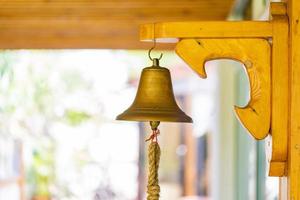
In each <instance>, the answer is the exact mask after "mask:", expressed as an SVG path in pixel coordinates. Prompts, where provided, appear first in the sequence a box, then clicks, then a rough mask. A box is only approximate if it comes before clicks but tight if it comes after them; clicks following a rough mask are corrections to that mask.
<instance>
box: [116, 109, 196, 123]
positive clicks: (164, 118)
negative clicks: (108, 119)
mask: <svg viewBox="0 0 300 200" xmlns="http://www.w3.org/2000/svg"><path fill="white" fill-rule="evenodd" d="M117 120H126V121H140V122H148V121H161V122H183V123H192V122H193V120H192V118H191V117H189V116H188V115H186V114H185V113H184V112H183V111H181V110H180V111H176V112H149V111H141V110H135V109H134V108H129V109H127V110H126V111H125V112H123V113H122V114H120V115H118V116H117Z"/></svg>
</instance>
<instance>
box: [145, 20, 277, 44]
mask: <svg viewBox="0 0 300 200" xmlns="http://www.w3.org/2000/svg"><path fill="white" fill-rule="evenodd" d="M154 27H155V28H154ZM154 29H155V30H154ZM187 30H188V31H187ZM154 33H155V38H159V39H161V40H158V41H161V42H164V41H167V42H169V41H170V40H168V39H170V38H248V37H251V38H253V37H258V38H267V37H271V36H272V24H271V23H270V22H269V21H200V22H165V23H156V24H155V25H154V24H145V25H142V26H141V27H140V39H141V40H149V39H152V38H153V34H154ZM164 39H165V40H164ZM174 42H177V41H176V40H174Z"/></svg>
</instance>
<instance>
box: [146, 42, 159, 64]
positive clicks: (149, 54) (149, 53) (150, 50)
mask: <svg viewBox="0 0 300 200" xmlns="http://www.w3.org/2000/svg"><path fill="white" fill-rule="evenodd" d="M154 48H155V45H154V46H153V47H151V49H149V51H148V57H149V59H150V60H152V61H153V59H154V58H152V57H151V52H152V50H153V49H154ZM162 57H163V53H161V54H160V56H159V58H157V59H158V60H160V59H161V58H162Z"/></svg>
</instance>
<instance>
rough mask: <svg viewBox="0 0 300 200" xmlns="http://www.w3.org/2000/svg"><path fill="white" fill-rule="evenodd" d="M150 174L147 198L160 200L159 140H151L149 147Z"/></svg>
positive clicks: (148, 199)
mask: <svg viewBox="0 0 300 200" xmlns="http://www.w3.org/2000/svg"><path fill="white" fill-rule="evenodd" d="M148 159H149V175H148V186H147V189H148V190H147V193H148V196H147V200H159V192H160V187H159V183H158V167H159V159H160V147H159V145H158V143H157V142H153V141H151V143H150V145H149V149H148Z"/></svg>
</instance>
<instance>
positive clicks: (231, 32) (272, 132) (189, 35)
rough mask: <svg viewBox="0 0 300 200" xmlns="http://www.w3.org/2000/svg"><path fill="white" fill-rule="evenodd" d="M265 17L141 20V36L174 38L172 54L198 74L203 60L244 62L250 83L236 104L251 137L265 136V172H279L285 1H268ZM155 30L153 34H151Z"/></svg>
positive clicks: (283, 147)
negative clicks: (246, 93)
mask: <svg viewBox="0 0 300 200" xmlns="http://www.w3.org/2000/svg"><path fill="white" fill-rule="evenodd" d="M270 18H271V19H270V20H269V21H238V22H229V21H208V22H205V21H203V22H167V23H156V24H145V25H142V26H141V28H140V38H141V40H152V39H153V38H156V39H157V41H158V42H177V45H176V52H177V54H178V55H179V56H180V57H181V58H182V59H183V60H184V61H185V62H186V63H188V65H189V66H190V67H191V68H192V69H193V70H194V71H195V72H196V73H198V74H199V75H200V76H201V77H203V78H205V77H206V73H205V68H204V64H205V62H206V61H208V60H214V59H220V58H228V59H234V60H237V61H240V62H242V63H243V64H244V67H245V70H246V72H247V74H248V76H249V82H250V92H251V94H250V101H249V103H248V105H247V106H245V107H243V108H240V107H237V106H236V107H235V111H236V114H237V116H238V118H239V119H240V121H241V123H242V124H243V125H244V126H245V128H246V129H247V130H248V131H249V132H250V133H251V135H252V136H253V137H254V138H256V139H258V140H259V139H264V138H265V137H266V136H268V135H269V136H268V139H267V140H268V142H267V150H268V152H269V153H268V156H267V157H268V161H269V174H270V175H271V176H284V175H285V174H286V169H287V167H286V161H287V149H288V110H289V108H288V98H289V94H288V88H289V81H288V20H287V9H286V4H285V3H282V2H281V3H272V4H271V17H270ZM154 33H155V35H154Z"/></svg>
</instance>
